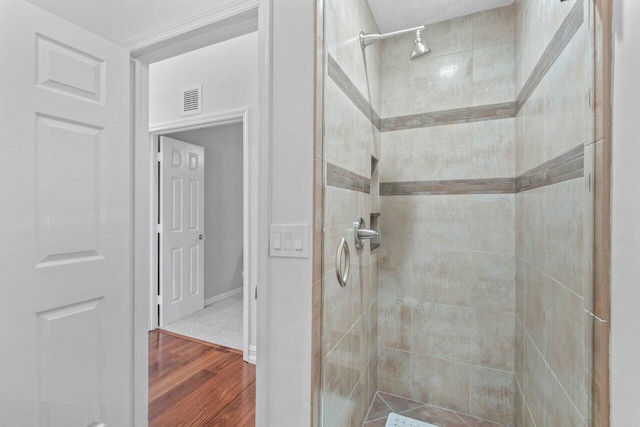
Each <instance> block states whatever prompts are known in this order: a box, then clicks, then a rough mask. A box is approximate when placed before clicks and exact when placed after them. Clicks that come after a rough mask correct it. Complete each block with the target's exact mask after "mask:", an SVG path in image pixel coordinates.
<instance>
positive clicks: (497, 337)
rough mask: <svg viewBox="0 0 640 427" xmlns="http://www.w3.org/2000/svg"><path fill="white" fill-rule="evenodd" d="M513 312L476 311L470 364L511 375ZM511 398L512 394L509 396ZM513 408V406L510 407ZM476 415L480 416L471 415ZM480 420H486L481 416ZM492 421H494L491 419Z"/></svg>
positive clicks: (512, 362)
mask: <svg viewBox="0 0 640 427" xmlns="http://www.w3.org/2000/svg"><path fill="white" fill-rule="evenodd" d="M513 319H514V314H513V312H510V313H509V312H492V311H485V310H476V311H475V313H474V316H473V322H472V323H471V326H472V332H471V334H470V336H471V360H470V361H471V363H472V364H474V365H476V366H482V367H490V368H495V369H500V370H503V371H507V372H509V373H510V375H511V373H513V371H514V368H515V366H514V363H515V323H514V320H513ZM511 398H513V394H511ZM511 406H513V404H512V405H511ZM472 415H478V416H480V414H472ZM481 418H486V417H484V416H481ZM492 420H495V419H494V418H492Z"/></svg>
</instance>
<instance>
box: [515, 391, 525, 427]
mask: <svg viewBox="0 0 640 427" xmlns="http://www.w3.org/2000/svg"><path fill="white" fill-rule="evenodd" d="M514 390H515V396H514V402H513V427H524V413H525V409H526V408H525V403H524V394H523V393H522V389H521V388H520V384H519V383H518V381H516V385H515V387H514Z"/></svg>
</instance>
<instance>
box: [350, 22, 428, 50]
mask: <svg viewBox="0 0 640 427" xmlns="http://www.w3.org/2000/svg"><path fill="white" fill-rule="evenodd" d="M426 28H427V27H426V26H424V25H422V26H420V27H414V28H407V29H406V30H398V31H392V32H390V33H384V34H366V33H365V32H364V31H360V45H361V46H362V48H363V49H365V48H366V47H367V46H370V45H372V44H374V43H377V42H379V41H380V40H384V39H390V38H393V37H397V36H401V35H402V34H407V33H411V32H413V31H416V32H421V31H424V30H425V29H426Z"/></svg>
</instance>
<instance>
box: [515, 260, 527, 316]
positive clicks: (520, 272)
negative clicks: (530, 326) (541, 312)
mask: <svg viewBox="0 0 640 427" xmlns="http://www.w3.org/2000/svg"><path fill="white" fill-rule="evenodd" d="M515 258H516V262H515V269H516V282H515V314H516V316H517V317H518V319H519V321H520V322H522V324H523V326H524V319H525V317H524V310H525V308H524V307H525V299H524V292H525V287H526V269H527V264H526V262H525V261H524V260H523V259H522V258H521V257H520V256H516V257H515Z"/></svg>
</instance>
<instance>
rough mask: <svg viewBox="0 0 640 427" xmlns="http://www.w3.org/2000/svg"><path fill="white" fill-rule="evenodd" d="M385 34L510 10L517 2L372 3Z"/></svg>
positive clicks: (408, 0)
mask: <svg viewBox="0 0 640 427" xmlns="http://www.w3.org/2000/svg"><path fill="white" fill-rule="evenodd" d="M368 1H369V6H370V7H371V10H372V11H373V16H374V17H375V18H376V21H377V22H378V27H380V31H381V32H383V33H386V32H389V31H397V30H401V29H403V28H409V27H417V26H420V25H428V24H433V23H434V22H440V21H446V20H448V19H452V18H456V17H458V16H464V15H470V14H472V13H477V12H482V11H483V10H489V9H494V8H496V7H501V6H508V5H510V4H512V3H513V1H514V0H402V1H391V0H368Z"/></svg>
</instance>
